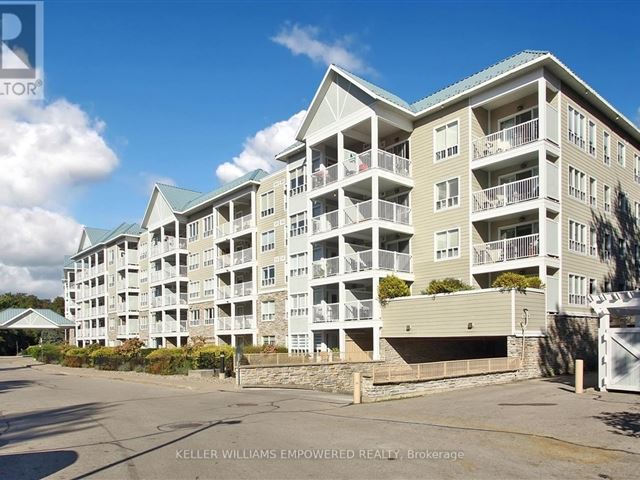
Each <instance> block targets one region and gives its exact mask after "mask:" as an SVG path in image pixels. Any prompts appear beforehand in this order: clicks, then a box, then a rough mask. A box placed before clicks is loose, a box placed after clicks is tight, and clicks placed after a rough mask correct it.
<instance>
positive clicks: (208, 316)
mask: <svg viewBox="0 0 640 480" xmlns="http://www.w3.org/2000/svg"><path fill="white" fill-rule="evenodd" d="M214 319H215V310H214V309H213V308H205V309H204V324H205V325H213V321H214Z"/></svg>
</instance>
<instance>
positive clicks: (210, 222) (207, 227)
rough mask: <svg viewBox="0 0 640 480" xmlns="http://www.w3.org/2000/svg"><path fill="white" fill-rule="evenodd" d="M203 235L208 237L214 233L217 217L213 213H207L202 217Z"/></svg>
mask: <svg viewBox="0 0 640 480" xmlns="http://www.w3.org/2000/svg"><path fill="white" fill-rule="evenodd" d="M202 229H203V233H202V237H203V238H207V237H210V236H211V235H213V233H214V231H215V217H214V215H213V213H212V214H211V215H207V216H206V217H204V218H203V219H202Z"/></svg>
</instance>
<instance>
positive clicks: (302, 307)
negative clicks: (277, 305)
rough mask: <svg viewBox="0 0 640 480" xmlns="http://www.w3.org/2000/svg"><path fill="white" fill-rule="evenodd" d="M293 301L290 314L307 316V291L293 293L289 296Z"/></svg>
mask: <svg viewBox="0 0 640 480" xmlns="http://www.w3.org/2000/svg"><path fill="white" fill-rule="evenodd" d="M289 299H290V302H291V309H290V311H289V314H290V315H291V316H292V317H305V316H306V315H307V312H308V307H307V294H306V293H298V294H293V295H291V296H290V297H289Z"/></svg>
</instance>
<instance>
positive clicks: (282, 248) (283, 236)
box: [255, 169, 309, 291]
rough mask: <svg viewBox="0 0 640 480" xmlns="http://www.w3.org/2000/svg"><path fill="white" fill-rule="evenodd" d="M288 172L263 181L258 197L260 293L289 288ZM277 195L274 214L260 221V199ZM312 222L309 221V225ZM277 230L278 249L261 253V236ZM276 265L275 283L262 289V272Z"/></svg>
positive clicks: (258, 277) (257, 279) (258, 286)
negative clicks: (264, 196)
mask: <svg viewBox="0 0 640 480" xmlns="http://www.w3.org/2000/svg"><path fill="white" fill-rule="evenodd" d="M286 189H287V172H286V170H284V169H283V170H280V171H278V172H276V173H274V174H272V175H270V176H269V177H267V178H265V179H263V180H262V182H261V183H260V187H259V188H258V193H257V195H256V203H257V205H256V210H257V214H256V218H257V234H256V247H255V251H256V252H257V260H258V273H257V278H256V285H257V288H258V290H259V291H271V290H278V289H284V288H286V287H287V283H286V275H287V272H286V265H287V243H286V240H287V235H289V230H288V226H289V222H288V218H287V206H286V204H285V201H286V200H285V199H286V198H287V196H286V194H287V190H286ZM272 190H273V192H274V214H273V215H269V216H268V217H264V218H261V216H260V210H261V206H260V202H261V200H260V198H261V196H262V195H263V194H264V193H267V192H270V191H272ZM308 221H309V219H307V222H308ZM269 230H274V232H275V248H274V249H273V250H269V251H266V252H264V253H263V252H262V248H261V247H262V233H263V232H268V231H269ZM269 265H275V268H276V283H275V285H272V286H269V287H262V285H261V280H262V268H263V267H266V266H269Z"/></svg>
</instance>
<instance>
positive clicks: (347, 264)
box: [344, 250, 373, 273]
mask: <svg viewBox="0 0 640 480" xmlns="http://www.w3.org/2000/svg"><path fill="white" fill-rule="evenodd" d="M372 268H373V250H365V251H363V252H356V253H350V254H347V255H345V256H344V273H354V272H364V271H367V270H371V269H372Z"/></svg>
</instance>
